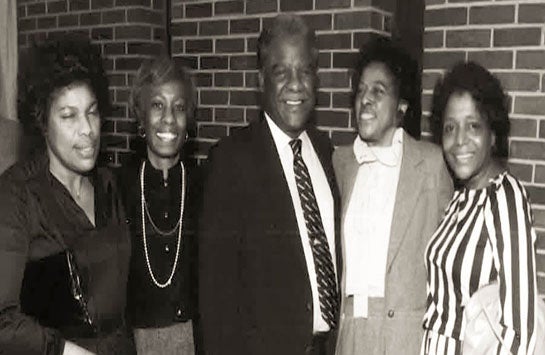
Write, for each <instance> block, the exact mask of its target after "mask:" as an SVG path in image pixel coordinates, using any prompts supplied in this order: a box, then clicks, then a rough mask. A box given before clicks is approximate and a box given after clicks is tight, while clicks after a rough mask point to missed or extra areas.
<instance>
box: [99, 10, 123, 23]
mask: <svg viewBox="0 0 545 355" xmlns="http://www.w3.org/2000/svg"><path fill="white" fill-rule="evenodd" d="M125 21H126V19H125V10H111V11H102V23H103V24H110V23H115V24H119V23H122V22H125Z"/></svg>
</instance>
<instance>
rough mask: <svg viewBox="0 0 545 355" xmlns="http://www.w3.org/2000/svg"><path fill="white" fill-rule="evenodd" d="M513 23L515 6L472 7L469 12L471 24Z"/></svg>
mask: <svg viewBox="0 0 545 355" xmlns="http://www.w3.org/2000/svg"><path fill="white" fill-rule="evenodd" d="M514 21H515V6H491V5H487V6H473V7H471V9H470V11H469V23H471V24H500V23H501V24H508V23H513V22H514Z"/></svg>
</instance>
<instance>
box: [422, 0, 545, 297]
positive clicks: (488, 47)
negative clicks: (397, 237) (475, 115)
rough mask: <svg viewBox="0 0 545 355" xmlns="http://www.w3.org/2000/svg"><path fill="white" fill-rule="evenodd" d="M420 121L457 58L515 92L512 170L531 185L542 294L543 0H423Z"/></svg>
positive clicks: (544, 281) (544, 290) (544, 177)
mask: <svg viewBox="0 0 545 355" xmlns="http://www.w3.org/2000/svg"><path fill="white" fill-rule="evenodd" d="M424 23H425V32H424V58H423V67H424V70H423V78H422V85H423V89H424V92H423V97H422V110H423V111H425V112H424V118H423V122H422V127H424V129H425V130H427V131H428V132H429V124H428V120H427V117H428V116H429V111H430V106H431V95H432V92H433V85H434V84H435V82H436V80H437V79H438V78H439V77H441V76H442V74H443V73H444V70H445V69H446V68H449V67H450V66H451V65H452V64H453V63H455V62H456V61H459V60H473V61H477V62H479V63H481V64H482V65H484V66H485V67H486V68H488V69H490V70H491V71H492V72H493V73H494V74H496V76H497V77H498V78H499V79H500V80H501V82H502V84H503V86H504V88H505V90H506V91H507V92H508V94H509V96H510V104H511V107H510V118H511V127H512V128H511V138H510V144H509V145H510V148H509V151H510V153H509V164H510V168H511V171H512V172H513V173H514V174H515V175H516V176H517V177H519V178H520V179H521V180H522V181H523V183H524V185H525V186H526V188H527V190H528V192H529V194H530V197H531V200H532V202H533V209H534V215H535V223H536V226H537V230H538V255H537V267H538V283H539V288H540V293H541V294H542V295H545V40H544V33H543V28H544V27H543V24H544V23H545V3H544V2H543V0H524V1H511V0H502V1H499V0H496V1H490V0H489V1H469V0H461V1H460V0H448V2H447V0H426V10H425V15H424Z"/></svg>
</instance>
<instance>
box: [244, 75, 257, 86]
mask: <svg viewBox="0 0 545 355" xmlns="http://www.w3.org/2000/svg"><path fill="white" fill-rule="evenodd" d="M244 86H245V87H247V88H257V87H258V86H259V78H258V74H257V72H255V73H252V72H247V73H245V75H244Z"/></svg>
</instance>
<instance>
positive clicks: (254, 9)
mask: <svg viewBox="0 0 545 355" xmlns="http://www.w3.org/2000/svg"><path fill="white" fill-rule="evenodd" d="M277 10H278V3H277V0H252V1H246V13H247V14H257V13H263V12H276V11H277Z"/></svg>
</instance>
